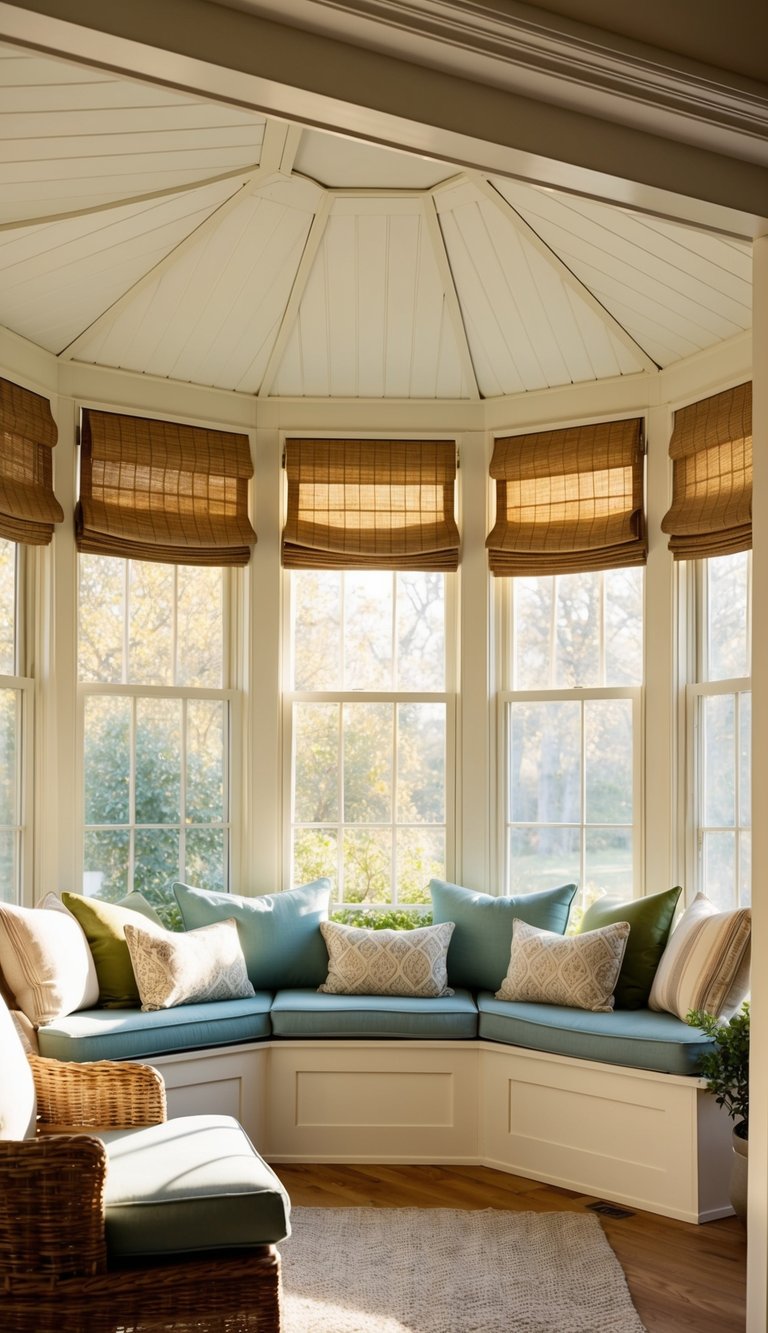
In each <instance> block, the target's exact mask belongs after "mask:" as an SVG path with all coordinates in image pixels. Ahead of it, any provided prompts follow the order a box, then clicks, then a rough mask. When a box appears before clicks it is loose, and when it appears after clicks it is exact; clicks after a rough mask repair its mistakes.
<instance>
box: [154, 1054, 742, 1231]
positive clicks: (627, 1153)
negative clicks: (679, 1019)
mask: <svg viewBox="0 0 768 1333" xmlns="http://www.w3.org/2000/svg"><path fill="white" fill-rule="evenodd" d="M152 1063H153V1064H154V1065H155V1067H156V1068H158V1069H159V1070H160V1071H161V1072H162V1074H163V1076H164V1078H165V1081H166V1088H167V1091H168V1108H169V1115H172V1116H173V1115H191V1114H195V1113H198V1112H208V1111H218V1112H222V1113H226V1114H228V1115H234V1116H236V1117H237V1119H238V1120H240V1122H241V1123H242V1124H243V1126H244V1127H245V1129H246V1131H247V1132H248V1134H249V1135H250V1137H251V1138H252V1139H253V1142H254V1143H255V1145H256V1147H257V1148H258V1149H259V1151H260V1152H261V1153H262V1155H263V1156H264V1157H265V1158H267V1159H268V1160H269V1161H270V1162H273V1163H275V1164H279V1163H280V1162H302V1161H303V1162H392V1163H408V1162H411V1163H433V1164H435V1165H440V1164H450V1163H454V1164H462V1165H484V1166H492V1167H496V1168H498V1169H499V1170H501V1171H509V1172H513V1173H514V1174H516V1175H521V1176H528V1177H530V1178H532V1179H534V1180H541V1181H545V1182H547V1183H548V1184H552V1185H560V1186H563V1187H564V1188H566V1189H571V1190H578V1191H579V1192H581V1193H584V1194H587V1195H590V1196H592V1197H597V1198H600V1199H605V1200H608V1201H610V1202H614V1203H619V1204H625V1205H628V1206H629V1207H633V1208H642V1209H646V1210H647V1211H649V1212H652V1213H660V1214H662V1215H663V1216H666V1217H674V1218H679V1219H680V1220H681V1221H685V1222H706V1221H710V1220H711V1219H713V1218H716V1217H724V1216H727V1215H728V1214H729V1213H731V1212H732V1208H731V1206H730V1203H729V1200H728V1180H729V1175H730V1166H731V1154H732V1149H731V1122H730V1120H729V1119H728V1117H727V1116H726V1115H725V1114H724V1113H723V1112H722V1111H721V1110H720V1109H719V1108H718V1107H717V1105H716V1104H715V1102H714V1099H713V1098H712V1097H711V1096H710V1095H709V1093H707V1092H706V1090H705V1088H704V1085H703V1082H702V1081H701V1080H699V1079H694V1078H685V1077H681V1076H677V1075H672V1074H656V1073H652V1072H650V1071H646V1070H637V1069H624V1068H621V1067H619V1066H617V1065H603V1064H597V1063H594V1062H592V1061H588V1060H576V1059H571V1058H567V1057H564V1056H557V1055H547V1054H544V1053H542V1052H539V1051H528V1050H523V1049H522V1048H520V1047H513V1046H504V1045H500V1044H496V1043H493V1042H486V1041H462V1042H459V1041H455V1042H453V1041H432V1042H428V1041H399V1042H398V1041H387V1040H382V1041H375V1042H370V1043H367V1042H362V1041H327V1040H322V1039H318V1040H313V1039H309V1040H306V1041H302V1040H296V1041H292V1040H291V1041H269V1042H264V1043H263V1044H260V1045H243V1046H232V1047H221V1048H219V1049H213V1050H208V1051H199V1052H195V1053H189V1054H183V1055H167V1056H162V1057H159V1058H158V1059H156V1060H154V1061H153V1062H152Z"/></svg>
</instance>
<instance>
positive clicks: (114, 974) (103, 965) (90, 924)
mask: <svg viewBox="0 0 768 1333" xmlns="http://www.w3.org/2000/svg"><path fill="white" fill-rule="evenodd" d="M61 901H62V902H63V904H64V906H65V907H66V908H67V910H68V911H70V912H71V913H72V915H73V917H75V918H76V920H77V921H79V922H80V925H81V926H82V928H83V930H84V931H85V937H86V939H87V941H88V946H89V948H90V950H91V953H92V955H93V961H94V965H95V967H96V976H97V977H98V979H99V1003H100V1004H102V1005H103V1006H104V1008H105V1009H134V1008H135V1009H138V1008H139V1007H140V1005H141V1000H140V998H139V988H138V986H137V985H136V978H135V976H134V974H133V963H132V962H131V955H130V953H129V952H128V945H127V943H126V939H125V926H126V925H135V924H136V923H137V921H141V922H142V923H143V925H144V926H145V927H146V928H147V929H148V930H156V931H158V932H161V931H162V927H160V926H155V925H154V924H153V923H151V922H150V921H149V919H148V918H147V917H145V916H144V915H143V914H142V915H139V913H138V912H135V911H132V910H131V908H129V907H118V906H117V905H116V904H115V903H105V902H102V901H101V899H100V898H85V897H83V895H82V894H80V893H62V895H61ZM162 933H165V932H164V931H162Z"/></svg>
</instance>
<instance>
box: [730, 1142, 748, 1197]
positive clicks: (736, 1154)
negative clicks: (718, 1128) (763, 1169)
mask: <svg viewBox="0 0 768 1333" xmlns="http://www.w3.org/2000/svg"><path fill="white" fill-rule="evenodd" d="M744 1128H745V1126H744V1121H743V1120H742V1121H739V1123H738V1125H736V1126H735V1127H734V1130H733V1134H732V1136H731V1142H732V1143H733V1163H732V1166H731V1185H730V1199H731V1205H732V1207H733V1211H734V1212H735V1214H736V1216H737V1217H740V1218H741V1220H742V1222H746V1220H747V1166H748V1156H747V1154H748V1151H749V1140H748V1139H747V1137H746V1134H745V1133H744Z"/></svg>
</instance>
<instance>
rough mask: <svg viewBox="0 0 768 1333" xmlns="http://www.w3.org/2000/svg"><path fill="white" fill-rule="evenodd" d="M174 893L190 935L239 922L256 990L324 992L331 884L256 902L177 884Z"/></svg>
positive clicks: (268, 896)
mask: <svg viewBox="0 0 768 1333" xmlns="http://www.w3.org/2000/svg"><path fill="white" fill-rule="evenodd" d="M173 891H174V894H175V895H176V901H177V903H178V904H179V910H180V911H181V917H182V920H183V922H184V928H185V930H194V929H195V927H196V926H210V925H212V924H213V922H214V921H224V920H226V919H227V918H228V917H232V918H234V920H235V921H236V922H237V929H238V931H239V933H240V943H241V945H242V949H243V953H244V955H245V965H246V967H247V969H248V976H249V978H250V981H251V984H252V985H253V986H254V987H255V989H256V990H278V989H279V988H280V987H281V986H319V985H321V984H322V982H324V981H325V978H326V976H327V975H328V950H327V949H326V947H325V944H324V942H323V937H322V935H321V933H320V922H321V921H326V920H327V919H328V904H329V902H330V897H331V882H330V880H328V879H316V880H313V881H312V883H311V884H304V885H302V886H301V888H298V889H286V891H285V892H284V893H270V894H266V895H263V896H261V897H255V898H243V897H240V896H239V895H238V894H236V893H214V892H212V891H209V890H208V889H197V888H193V887H192V886H191V885H189V884H174V886H173Z"/></svg>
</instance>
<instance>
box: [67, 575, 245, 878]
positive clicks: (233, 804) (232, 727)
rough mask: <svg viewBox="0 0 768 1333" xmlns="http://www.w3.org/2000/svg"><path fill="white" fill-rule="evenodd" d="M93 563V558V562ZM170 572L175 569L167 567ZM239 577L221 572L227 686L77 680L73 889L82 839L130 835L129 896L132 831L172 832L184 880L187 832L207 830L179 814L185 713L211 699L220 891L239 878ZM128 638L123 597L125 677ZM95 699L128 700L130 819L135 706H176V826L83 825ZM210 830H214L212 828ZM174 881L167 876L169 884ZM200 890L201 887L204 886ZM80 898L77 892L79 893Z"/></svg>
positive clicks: (173, 650) (80, 873) (81, 856)
mask: <svg viewBox="0 0 768 1333" xmlns="http://www.w3.org/2000/svg"><path fill="white" fill-rule="evenodd" d="M93 558H94V559H98V558H99V557H98V556H95V557H93ZM79 559H80V557H79V556H78V557H77V561H78V565H77V574H76V587H77V623H78V635H77V636H76V642H77V641H78V640H79V619H80V577H79ZM128 565H129V561H128V560H126V561H125V586H126V589H127V586H128V582H129V572H128ZM172 568H174V571H175V566H172ZM239 573H240V571H236V570H230V569H223V570H222V575H223V599H222V612H223V621H224V623H223V629H222V640H223V642H222V650H223V660H222V677H223V680H224V681H225V682H227V684H225V685H223V686H221V687H217V688H213V687H203V686H181V685H179V686H174V685H132V684H129V683H128V682H127V681H125V680H123V681H121V682H115V683H101V682H96V681H82V680H80V679H79V675H78V680H77V742H76V752H77V772H76V798H75V799H76V815H77V828H78V831H79V836H78V839H77V846H76V867H75V868H76V875H77V884H78V885H79V886H82V884H83V870H84V865H83V861H84V843H85V835H86V833H91V832H99V831H110V830H118V831H125V832H127V833H128V835H129V860H128V882H127V886H126V892H131V891H132V889H133V888H134V866H135V838H136V831H137V829H139V830H142V831H143V830H145V829H146V830H150V831H152V830H157V831H177V832H178V834H179V868H178V875H179V876H183V873H184V864H185V843H186V833H187V831H190V832H192V831H194V830H195V829H198V828H201V827H210V826H209V825H201V824H197V823H186V822H185V820H184V817H183V815H184V811H185V809H186V735H187V733H186V726H185V722H186V713H187V704H188V703H189V702H190V701H193V700H205V699H212V700H216V701H220V702H222V703H224V704H225V705H226V712H227V717H226V721H225V727H224V756H223V776H224V789H223V808H224V814H225V818H224V819H223V820H222V822H221V825H220V827H221V829H222V831H223V833H224V865H223V867H222V870H223V883H224V887H225V889H229V888H231V886H232V884H233V882H235V881H236V880H239V875H240V862H241V856H240V844H241V836H240V829H241V817H240V801H239V800H237V799H236V798H235V793H236V792H238V793H239V790H240V789H241V787H242V781H241V779H239V778H238V776H236V775H240V774H241V773H242V769H243V764H242V736H243V720H242V714H243V709H242V691H241V690H239V689H237V688H235V687H234V686H233V685H232V683H231V682H232V678H233V674H234V665H235V662H236V660H237V654H236V647H237V642H238V626H239V619H240V616H239V609H240V603H241V601H242V588H241V586H240V580H239V578H238V574H239ZM175 589H176V577H175V576H174V598H173V606H172V631H171V634H172V645H171V655H172V661H173V662H174V663H175V662H176V661H177V637H176V635H177V605H178V597H177V596H176V595H175ZM128 633H129V609H128V599H127V593H126V598H125V601H124V614H123V636H124V638H123V674H125V670H126V664H127V661H128V650H127V636H128ZM96 696H102V697H104V696H106V697H109V698H115V699H119V698H122V699H130V700H132V704H131V724H130V755H129V764H130V774H129V812H130V814H131V815H133V816H135V801H136V783H135V760H136V708H137V702H138V701H139V700H143V699H174V700H179V701H180V702H181V712H182V728H181V756H180V759H181V774H180V784H181V785H180V801H179V806H180V819H179V822H178V824H176V823H166V824H137V823H136V821H135V818H133V819H131V820H130V822H128V823H126V824H87V823H86V821H85V710H86V702H87V700H88V699H89V698H93V697H96ZM215 827H217V828H218V827H219V825H216V826H215ZM174 877H175V876H172V878H174ZM203 887H205V886H203ZM78 891H79V892H82V887H80V888H79V889H78Z"/></svg>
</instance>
